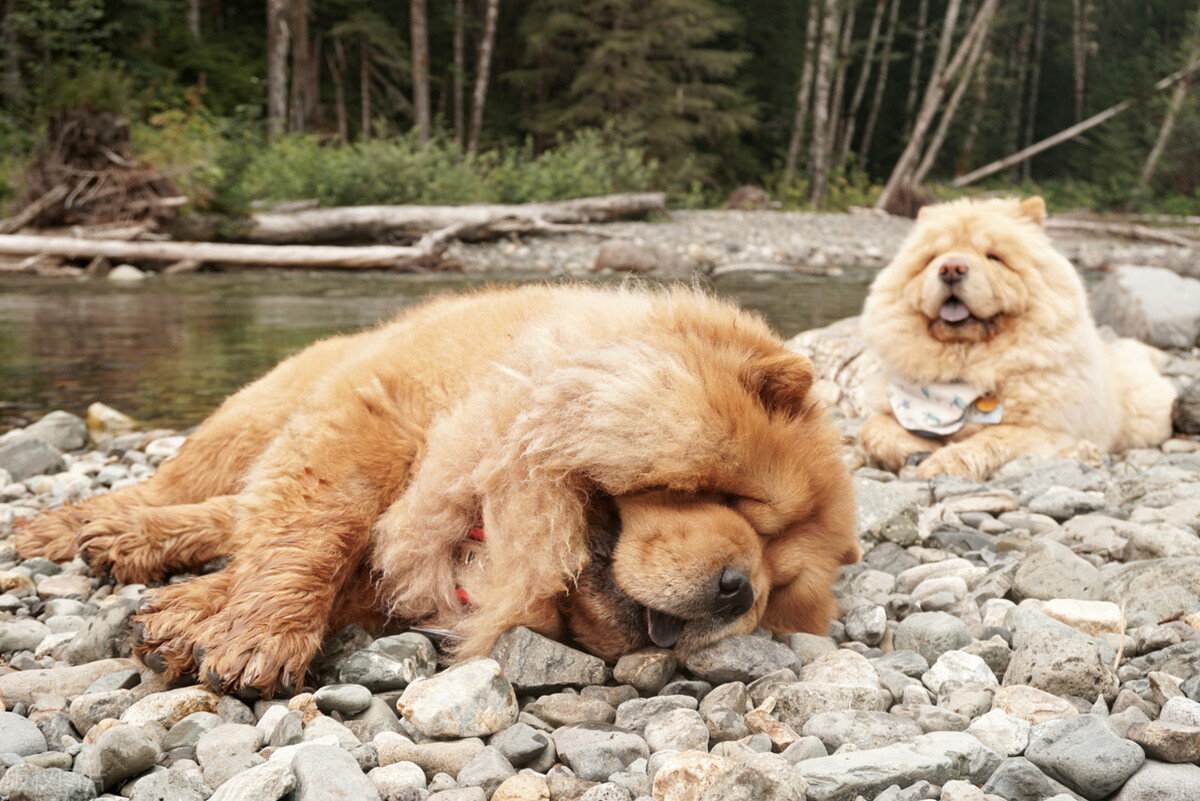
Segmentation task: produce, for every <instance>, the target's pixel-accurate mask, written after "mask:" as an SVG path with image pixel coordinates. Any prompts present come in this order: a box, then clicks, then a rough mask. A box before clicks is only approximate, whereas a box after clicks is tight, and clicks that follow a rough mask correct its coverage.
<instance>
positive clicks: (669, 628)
mask: <svg viewBox="0 0 1200 801" xmlns="http://www.w3.org/2000/svg"><path fill="white" fill-rule="evenodd" d="M646 628H647V630H648V631H649V633H650V641H651V642H652V643H654V644H655V645H657V646H658V647H659V648H670V647H672V646H674V645H675V643H677V642H679V634H680V633H681V632H682V631H683V618H678V617H675V616H674V615H668V614H666V613H665V612H659V611H657V610H654V609H647V610H646Z"/></svg>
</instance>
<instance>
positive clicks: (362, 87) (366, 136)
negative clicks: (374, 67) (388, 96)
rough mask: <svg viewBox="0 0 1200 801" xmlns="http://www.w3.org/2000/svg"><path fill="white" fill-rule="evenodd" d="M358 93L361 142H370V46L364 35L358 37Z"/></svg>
mask: <svg viewBox="0 0 1200 801" xmlns="http://www.w3.org/2000/svg"><path fill="white" fill-rule="evenodd" d="M358 40H359V41H358V92H359V105H360V106H361V107H362V108H361V112H362V113H361V116H362V140H363V141H364V142H369V141H371V45H370V43H369V42H367V37H366V35H365V34H364V35H360V36H359V37H358Z"/></svg>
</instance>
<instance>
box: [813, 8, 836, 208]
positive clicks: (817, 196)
mask: <svg viewBox="0 0 1200 801" xmlns="http://www.w3.org/2000/svg"><path fill="white" fill-rule="evenodd" d="M839 2H840V0H826V2H825V11H824V13H823V18H822V22H821V43H820V46H819V47H818V48H817V74H816V78H815V79H814V92H813V115H812V116H813V131H812V142H811V145H810V147H809V151H808V153H809V155H808V163H809V172H811V173H812V176H813V186H812V204H813V208H814V209H815V210H818V211H819V210H820V208H821V202H822V201H823V200H824V199H825V185H826V181H827V180H828V179H829V161H828V158H829V148H828V147H826V144H825V141H826V136H827V134H828V132H829V95H830V90H831V88H832V87H831V85H830V84H831V83H832V82H833V66H834V65H833V61H834V58H835V57H836V55H837V46H838V31H839V30H840V27H841V26H840V25H839V24H838V22H839V19H838V17H839V14H838V12H839V11H840V8H839Z"/></svg>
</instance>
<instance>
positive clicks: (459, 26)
mask: <svg viewBox="0 0 1200 801" xmlns="http://www.w3.org/2000/svg"><path fill="white" fill-rule="evenodd" d="M464 6H465V2H464V0H454V141H455V142H458V147H459V149H460V150H461V149H462V148H463V146H464V145H465V144H466V138H467V137H466V118H465V117H464V116H463V85H464V80H465V78H466V74H467V59H466V48H465V47H464V46H463V27H464V25H465V24H466V9H465V7H464Z"/></svg>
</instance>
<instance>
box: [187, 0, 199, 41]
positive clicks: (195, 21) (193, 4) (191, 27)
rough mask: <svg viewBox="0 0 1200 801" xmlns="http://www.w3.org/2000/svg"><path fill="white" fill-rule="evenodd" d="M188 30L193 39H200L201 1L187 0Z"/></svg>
mask: <svg viewBox="0 0 1200 801" xmlns="http://www.w3.org/2000/svg"><path fill="white" fill-rule="evenodd" d="M187 29H188V33H190V34H191V35H192V38H193V39H199V38H200V0H187Z"/></svg>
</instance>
